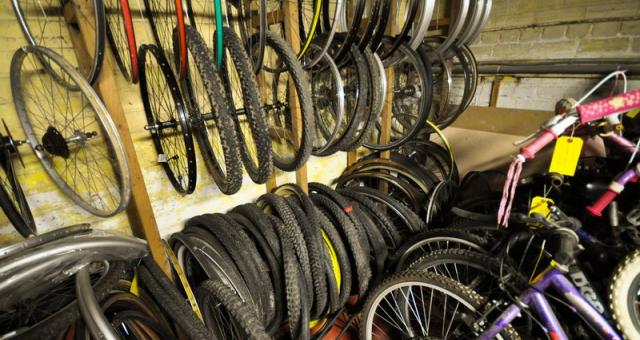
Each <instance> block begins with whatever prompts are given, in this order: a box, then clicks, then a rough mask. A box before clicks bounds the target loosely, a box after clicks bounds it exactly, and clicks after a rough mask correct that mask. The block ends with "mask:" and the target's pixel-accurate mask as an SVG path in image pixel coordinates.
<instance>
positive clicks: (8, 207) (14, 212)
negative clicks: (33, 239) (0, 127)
mask: <svg viewBox="0 0 640 340" xmlns="http://www.w3.org/2000/svg"><path fill="white" fill-rule="evenodd" d="M5 128H6V125H5ZM6 131H7V134H9V133H10V132H9V129H6ZM0 143H2V145H0V163H2V170H4V172H0V184H1V185H0V207H2V210H3V211H4V214H5V215H6V216H7V218H8V219H9V222H11V224H13V227H14V228H16V230H17V231H18V232H19V233H20V235H22V236H23V237H29V236H30V235H33V234H35V233H36V223H35V221H34V219H33V215H32V214H31V209H29V204H28V203H27V200H26V197H25V196H24V193H23V192H22V187H21V186H20V183H19V182H18V176H17V175H16V173H15V171H14V168H13V160H12V158H13V154H15V153H17V152H18V150H17V149H16V145H15V144H14V141H13V138H11V135H7V136H4V135H2V133H0Z"/></svg>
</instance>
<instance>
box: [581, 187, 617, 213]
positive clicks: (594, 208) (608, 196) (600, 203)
mask: <svg viewBox="0 0 640 340" xmlns="http://www.w3.org/2000/svg"><path fill="white" fill-rule="evenodd" d="M616 197H618V193H617V192H615V191H613V190H611V189H607V191H606V192H605V193H604V194H602V196H600V198H598V200H597V201H596V203H594V204H593V205H591V206H588V207H587V211H588V212H589V214H591V216H595V217H602V211H603V210H604V208H606V207H607V206H609V204H611V202H612V201H613V200H614V199H616Z"/></svg>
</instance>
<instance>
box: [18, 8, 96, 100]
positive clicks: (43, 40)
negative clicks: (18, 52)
mask: <svg viewBox="0 0 640 340" xmlns="http://www.w3.org/2000/svg"><path fill="white" fill-rule="evenodd" d="M11 5H12V7H13V11H14V13H15V15H16V18H17V20H18V24H19V25H20V29H21V30H22V33H23V34H24V36H25V39H26V40H27V43H28V44H29V46H34V47H35V46H39V47H44V48H49V49H52V50H53V49H54V48H56V47H59V49H57V50H53V51H54V52H55V53H57V54H60V55H65V54H64V50H66V49H69V48H73V46H69V45H67V44H71V41H72V40H71V39H70V35H71V33H69V37H67V38H66V39H65V38H62V37H61V39H53V40H51V39H50V38H49V37H48V36H45V34H44V32H50V30H51V29H50V30H45V29H44V28H45V27H46V25H47V23H51V22H53V21H57V24H58V25H59V26H60V28H59V30H55V29H53V31H58V32H60V34H61V35H62V31H63V30H64V28H63V27H66V26H67V23H66V22H65V20H66V18H65V17H64V15H63V12H64V7H65V6H75V5H74V4H73V3H71V2H62V3H61V5H60V9H59V10H60V12H59V13H57V14H58V15H55V14H54V15H51V13H50V15H47V14H46V13H44V11H43V10H42V9H41V6H42V5H41V4H40V3H38V8H37V9H35V10H29V9H27V10H26V11H25V10H24V9H23V8H22V5H21V3H20V0H12V1H11ZM54 6H55V5H53V4H51V5H50V6H47V7H48V9H50V8H55V7H54ZM91 7H93V13H91V14H93V16H94V23H93V25H92V26H91V27H92V28H94V30H95V36H94V41H93V45H94V50H93V51H91V53H90V54H89V55H92V56H93V58H92V60H91V63H90V67H89V68H88V71H87V72H86V73H83V74H82V77H83V78H84V79H86V80H87V82H88V83H89V84H91V85H93V84H94V83H95V82H96V80H97V79H98V76H99V75H100V71H101V70H102V64H103V61H104V49H105V37H106V26H107V24H106V19H105V12H104V3H103V1H102V0H93V6H91ZM71 12H72V13H74V14H75V15H76V16H77V15H79V14H82V15H83V17H84V16H85V15H84V14H85V13H78V9H77V8H73V10H72V11H71ZM25 13H42V14H44V16H45V17H46V19H45V20H37V21H38V22H40V21H42V22H44V23H45V24H44V26H42V27H41V28H39V29H38V30H33V28H32V27H31V25H30V24H29V22H28V21H29V20H28V18H27V17H26V16H25ZM87 14H88V13H87ZM49 18H54V19H53V20H48V19H49ZM84 19H85V20H90V19H89V18H86V17H85V18H84ZM76 20H78V19H76ZM34 32H39V33H40V34H36V33H34ZM58 42H60V43H61V44H58ZM62 42H64V43H62ZM76 61H77V63H76V64H75V65H73V66H74V67H73V68H74V69H81V68H80V61H79V60H77V59H76ZM68 63H69V64H71V62H69V61H68ZM45 68H47V70H48V71H50V72H52V74H51V76H52V77H53V78H57V80H60V78H59V77H58V75H57V74H56V71H55V70H54V68H51V67H47V65H45ZM78 72H80V71H78ZM65 85H68V84H65ZM76 89H78V88H74V90H76Z"/></svg>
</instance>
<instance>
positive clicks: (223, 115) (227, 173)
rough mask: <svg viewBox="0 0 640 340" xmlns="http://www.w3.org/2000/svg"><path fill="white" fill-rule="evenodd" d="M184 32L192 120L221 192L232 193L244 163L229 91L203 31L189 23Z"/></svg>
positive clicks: (186, 89)
mask: <svg viewBox="0 0 640 340" xmlns="http://www.w3.org/2000/svg"><path fill="white" fill-rule="evenodd" d="M185 31H186V35H187V42H188V50H189V55H190V63H189V69H188V72H187V74H186V76H185V80H184V81H183V82H182V86H183V88H184V89H185V91H184V92H185V93H186V94H187V98H188V101H187V102H188V103H190V107H191V110H190V117H189V121H190V123H191V128H192V130H193V131H194V134H195V136H196V140H197V141H198V145H199V146H200V152H201V153H202V158H203V159H204V161H205V164H206V165H207V170H209V173H210V174H211V177H213V180H214V181H215V182H216V184H217V185H218V188H220V191H221V192H222V193H224V194H227V195H231V194H234V193H236V192H238V190H240V187H241V186H242V165H241V164H242V163H241V160H240V153H239V152H238V138H237V135H236V131H235V130H234V129H233V124H234V122H233V119H232V118H231V116H230V113H229V106H228V102H227V101H226V99H225V98H226V91H225V89H224V87H223V86H222V80H221V79H220V77H219V75H218V73H217V72H216V71H215V67H214V62H213V60H212V58H211V54H210V52H209V50H208V49H207V46H206V44H205V43H204V41H203V39H202V37H201V36H200V34H199V33H198V32H197V31H196V30H195V29H193V28H192V27H191V26H189V25H187V26H186V27H185ZM196 73H197V74H196ZM198 80H200V81H198ZM198 84H202V88H198ZM207 104H208V105H207ZM209 115H210V116H211V118H209Z"/></svg>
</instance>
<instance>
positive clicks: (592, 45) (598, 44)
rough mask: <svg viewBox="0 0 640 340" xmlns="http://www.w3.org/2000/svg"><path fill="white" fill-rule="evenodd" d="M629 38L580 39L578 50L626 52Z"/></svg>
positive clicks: (606, 52)
mask: <svg viewBox="0 0 640 340" xmlns="http://www.w3.org/2000/svg"><path fill="white" fill-rule="evenodd" d="M629 40H630V39H629V38H613V39H587V40H582V41H580V46H579V47H578V52H600V53H603V54H612V53H618V54H619V53H620V52H625V51H626V50H627V47H628V46H629Z"/></svg>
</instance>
